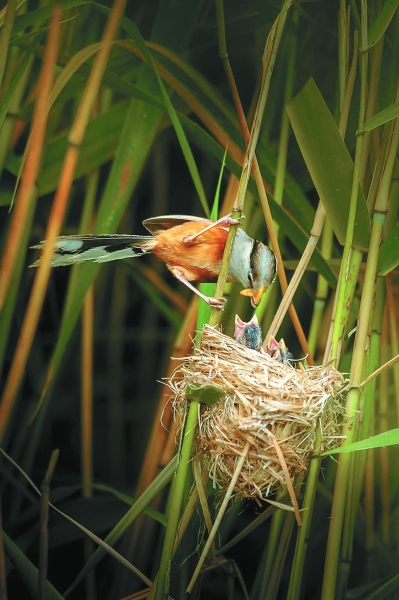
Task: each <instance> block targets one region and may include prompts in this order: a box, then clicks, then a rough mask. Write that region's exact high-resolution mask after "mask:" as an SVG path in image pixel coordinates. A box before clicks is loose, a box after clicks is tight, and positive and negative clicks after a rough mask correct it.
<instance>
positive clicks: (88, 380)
mask: <svg viewBox="0 0 399 600" xmlns="http://www.w3.org/2000/svg"><path fill="white" fill-rule="evenodd" d="M93 332H94V289H93V286H92V287H91V288H90V289H89V291H88V293H87V296H86V298H85V301H84V303H83V311H82V384H81V387H82V389H81V415H82V416H81V422H82V483H83V496H84V498H91V496H92V493H93V490H92V485H93Z"/></svg>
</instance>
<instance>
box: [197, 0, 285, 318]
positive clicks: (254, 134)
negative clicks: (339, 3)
mask: <svg viewBox="0 0 399 600" xmlns="http://www.w3.org/2000/svg"><path fill="white" fill-rule="evenodd" d="M291 4H292V0H285V2H284V5H283V7H282V9H281V11H280V14H279V16H278V17H277V19H276V21H275V22H274V24H273V26H272V29H271V31H270V33H269V35H268V38H267V41H266V47H265V51H264V54H263V58H262V63H263V77H262V89H261V92H260V95H259V100H258V104H257V107H256V112H255V117H254V122H253V125H252V129H251V135H250V139H249V141H248V145H247V151H246V154H245V159H244V166H243V170H242V174H241V178H240V184H239V187H238V192H237V198H236V202H235V204H234V207H233V213H232V216H233V217H240V216H241V214H242V211H243V207H244V198H245V193H246V190H247V186H248V181H249V176H250V173H251V169H252V165H253V161H254V157H255V149H256V144H257V141H258V137H259V133H260V126H261V122H262V118H263V113H264V110H265V106H266V100H267V96H268V92H269V88H270V80H271V76H272V72H273V68H274V64H275V60H276V55H277V50H278V47H279V44H280V40H281V36H282V32H283V29H284V25H285V21H286V18H287V14H288V11H289V9H290V7H291ZM267 208H268V207H267ZM269 213H270V209H269ZM269 223H270V224H272V221H271V218H270V220H269ZM236 229H237V226H235V227H230V228H229V234H228V237H227V242H226V247H225V250H224V254H223V260H222V265H221V269H220V273H219V277H218V281H217V284H216V290H215V297H216V298H218V297H220V296H221V295H222V294H223V288H224V285H225V283H226V279H227V273H228V268H229V263H230V257H231V252H232V249H233V244H234V238H235V234H236ZM269 233H271V234H272V235H273V227H272V225H271V230H270V232H269ZM272 245H273V244H272ZM273 248H274V245H273ZM276 248H278V244H277V240H276ZM277 251H278V250H277ZM220 319H221V315H220V311H217V310H215V309H212V311H211V316H210V319H209V324H210V325H217V324H218V323H220Z"/></svg>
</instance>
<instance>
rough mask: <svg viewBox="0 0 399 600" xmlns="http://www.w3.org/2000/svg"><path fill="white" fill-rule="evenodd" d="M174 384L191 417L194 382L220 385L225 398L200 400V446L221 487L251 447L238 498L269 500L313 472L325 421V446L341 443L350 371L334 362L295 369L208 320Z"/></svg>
mask: <svg viewBox="0 0 399 600" xmlns="http://www.w3.org/2000/svg"><path fill="white" fill-rule="evenodd" d="M168 385H169V386H170V388H171V389H172V391H173V394H174V407H175V410H176V411H177V412H178V413H179V414H180V416H181V417H182V418H183V419H184V416H185V414H186V411H187V407H188V401H187V398H186V389H187V386H193V385H194V386H198V385H200V386H204V387H205V386H209V385H216V386H219V387H221V388H223V390H224V391H223V394H222V396H221V398H220V399H219V400H218V401H217V402H216V403H215V404H212V405H211V406H207V405H200V406H201V408H200V414H199V427H198V434H197V442H196V451H197V453H200V454H201V455H202V458H203V460H204V463H205V465H206V468H207V469H208V470H209V475H210V477H211V479H212V480H213V483H214V485H215V486H216V487H219V488H221V489H227V487H228V486H229V484H230V482H231V480H232V477H233V474H234V472H235V468H236V464H237V461H238V459H239V457H240V456H242V454H243V451H244V448H246V450H247V451H248V446H247V443H249V451H248V454H247V457H246V460H245V462H244V465H243V468H242V469H241V472H240V474H239V477H238V479H237V482H236V484H235V487H234V494H235V495H236V496H238V497H244V498H248V497H251V498H256V499H262V498H263V499H265V498H267V496H268V495H269V494H272V493H273V492H275V491H277V490H279V489H281V488H282V487H283V486H284V485H286V484H287V483H288V482H287V473H288V474H289V475H288V476H289V477H290V478H291V479H292V478H294V477H295V476H296V475H299V474H301V473H304V471H306V469H307V466H308V462H309V459H310V457H311V455H312V453H313V450H314V445H315V441H316V434H317V428H320V427H322V439H323V446H324V448H325V449H330V448H333V447H336V446H337V445H339V441H340V439H341V436H340V434H339V427H338V419H339V416H340V415H342V412H343V409H342V406H341V402H340V395H339V392H340V390H342V388H343V386H344V379H343V377H342V375H341V374H340V373H339V372H338V371H337V370H336V369H334V368H333V367H332V366H331V365H324V366H320V367H310V368H306V369H305V368H303V367H302V368H301V366H299V367H297V368H295V367H294V366H292V364H281V363H280V362H278V361H277V360H275V359H273V358H271V357H270V356H268V355H267V354H265V353H262V352H257V351H255V350H251V349H248V348H246V347H245V346H241V345H240V344H238V343H237V342H236V341H235V340H234V339H232V338H230V337H228V336H226V335H224V334H223V333H222V332H221V331H220V330H218V329H217V328H213V327H210V326H207V325H206V326H205V327H204V329H203V332H202V338H201V341H200V343H199V344H198V345H195V347H194V354H193V356H190V357H188V358H186V359H185V360H184V362H183V364H182V365H181V366H180V367H179V368H178V369H177V370H176V371H175V373H174V374H173V376H172V377H171V379H170V380H169V381H168Z"/></svg>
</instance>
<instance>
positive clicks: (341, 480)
mask: <svg viewBox="0 0 399 600" xmlns="http://www.w3.org/2000/svg"><path fill="white" fill-rule="evenodd" d="M362 9H363V19H365V18H366V17H365V11H366V6H365V5H364V4H363V6H362ZM363 26H364V31H365V30H366V28H365V24H363ZM364 31H363V34H364ZM363 39H364V38H363ZM398 93H399V87H398V89H397V96H398ZM397 121H398V119H396V120H395V122H394V123H393V134H392V138H391V140H390V145H389V147H388V150H387V155H386V163H385V168H384V170H383V175H382V178H381V181H380V186H379V191H378V194H377V200H376V203H375V212H374V214H373V221H372V229H371V240H370V249H369V254H368V260H367V265H366V272H365V279H364V286H363V292H362V298H361V305H360V311H359V320H358V327H357V332H356V338H355V346H354V350H353V358H352V364H351V373H350V381H351V385H352V386H353V387H352V388H351V389H350V390H349V393H348V398H347V416H348V422H347V423H346V424H345V426H344V428H343V434H344V435H346V443H350V442H351V441H354V440H355V439H356V429H355V428H354V427H353V424H352V423H351V419H353V418H355V417H356V414H357V412H358V410H359V401H360V388H359V387H356V386H358V385H359V384H360V382H361V376H362V366H363V356H364V352H365V349H366V342H367V335H368V327H369V321H370V316H371V309H372V302H373V291H374V282H375V277H376V272H377V259H378V249H379V243H380V239H381V235H382V231H383V225H384V221H385V213H386V212H387V210H388V198H389V189H390V183H391V178H392V172H393V165H394V161H395V158H394V157H396V152H397V148H398V143H399V126H398V123H397ZM350 463H351V460H350V456H346V455H345V454H342V455H341V456H340V457H339V462H338V469H337V478H336V483H335V489H334V497H333V506H332V513H331V524H330V532H329V537H328V543H327V556H326V566H325V572H324V580H323V592H322V598H323V600H330V599H332V598H333V597H334V593H335V584H336V573H337V568H338V560H339V550H340V542H341V528H342V523H343V518H344V514H345V509H348V507H347V506H345V501H346V490H347V483H348V481H349V477H350Z"/></svg>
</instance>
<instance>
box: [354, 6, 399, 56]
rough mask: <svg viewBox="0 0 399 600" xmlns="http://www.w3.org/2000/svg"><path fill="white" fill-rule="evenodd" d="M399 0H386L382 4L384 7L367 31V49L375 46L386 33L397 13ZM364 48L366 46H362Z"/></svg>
mask: <svg viewBox="0 0 399 600" xmlns="http://www.w3.org/2000/svg"><path fill="white" fill-rule="evenodd" d="M398 5H399V0H385V2H384V3H383V5H382V9H381V11H380V13H379V15H378V17H377V18H376V20H375V21H374V22H373V23H372V25H371V26H370V28H369V30H368V33H367V44H368V47H367V49H369V48H371V47H372V46H374V45H375V44H376V43H377V42H378V40H379V39H381V37H382V36H383V35H384V33H385V31H386V30H387V28H388V25H389V24H390V22H391V20H392V17H393V16H394V14H395V11H396V9H397V8H398ZM362 50H366V48H364V49H363V48H362Z"/></svg>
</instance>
